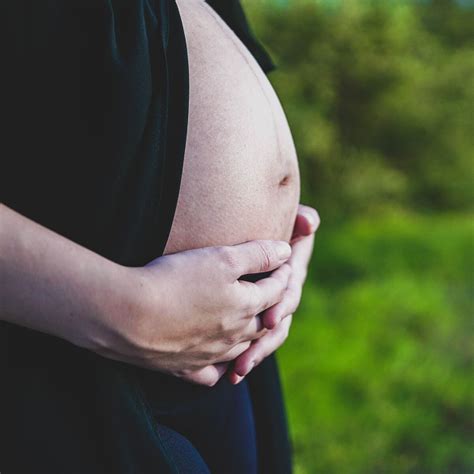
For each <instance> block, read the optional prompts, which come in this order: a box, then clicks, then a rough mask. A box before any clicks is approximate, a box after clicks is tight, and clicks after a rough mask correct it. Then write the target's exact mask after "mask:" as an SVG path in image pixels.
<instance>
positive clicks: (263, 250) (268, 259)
mask: <svg viewBox="0 0 474 474" xmlns="http://www.w3.org/2000/svg"><path fill="white" fill-rule="evenodd" d="M256 244H257V248H258V252H259V256H260V258H259V261H260V271H261V272H264V271H266V270H268V269H269V268H270V267H271V266H272V263H273V261H274V260H275V251H274V250H273V249H272V248H271V247H270V246H269V245H268V244H266V243H264V242H262V241H261V240H257V242H256Z"/></svg>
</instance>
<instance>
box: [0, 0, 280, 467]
mask: <svg viewBox="0 0 474 474" xmlns="http://www.w3.org/2000/svg"><path fill="white" fill-rule="evenodd" d="M210 3H211V4H212V6H213V7H214V8H215V9H216V11H218V13H219V14H221V15H222V16H223V18H224V19H225V21H227V22H228V23H229V25H230V26H231V27H232V28H233V29H234V31H236V33H237V34H238V35H239V36H240V37H241V39H242V41H244V43H245V44H246V45H247V46H248V47H249V49H250V50H251V51H252V52H253V53H254V54H255V55H256V58H257V60H258V61H259V62H260V64H261V65H262V67H263V68H264V69H265V70H269V69H270V68H271V64H270V62H269V59H268V56H267V55H266V53H265V52H264V51H263V49H262V48H261V47H260V45H259V44H258V43H257V42H256V41H255V39H254V38H253V37H252V35H251V32H250V30H249V28H248V25H247V23H246V21H245V17H244V15H243V12H242V10H241V8H240V5H239V4H238V2H233V1H232V2H227V0H222V1H217V0H216V1H212V2H210ZM0 35H1V36H0V44H1V46H0V48H1V53H2V54H1V58H2V77H1V80H2V84H1V87H0V93H1V107H2V108H1V114H2V118H3V123H4V126H3V129H2V131H3V133H2V136H1V140H0V146H1V160H2V166H1V172H0V180H1V183H0V199H1V202H3V203H5V204H6V205H8V206H9V207H11V208H12V209H14V210H16V211H18V212H20V213H21V214H23V215H25V216H27V217H29V218H31V219H33V220H35V221H37V222H39V223H41V224H42V225H44V226H46V227H48V228H50V229H52V230H55V231H56V232H58V233H60V234H62V235H64V236H65V237H67V238H69V239H71V240H73V241H75V242H77V243H79V244H81V245H84V246H85V247H87V248H89V249H91V250H93V251H95V252H97V253H99V254H101V255H103V256H105V257H107V258H109V259H111V260H112V261H115V262H117V263H120V264H123V265H132V266H139V265H143V264H145V263H147V262H149V261H150V260H152V259H154V258H156V257H158V256H160V255H161V254H162V252H163V249H164V247H165V244H166V240H167V238H168V234H169V230H170V227H171V223H172V219H173V215H174V211H175V206H176V199H177V195H178V192H179V182H180V178H181V170H182V160H183V156H184V146H185V138H186V126H187V113H188V109H187V107H188V70H187V55H186V44H185V38H184V33H183V30H182V25H181V21H180V18H179V12H178V10H177V7H176V4H175V2H174V1H172V0H134V1H130V0H0ZM265 367H267V368H266V369H265ZM259 372H260V373H261V374H262V376H261V377H259V376H258V375H257V374H258V373H259ZM0 376H1V382H0V436H1V440H0V471H1V472H2V474H6V473H43V472H44V473H46V472H47V473H52V474H53V473H61V474H63V473H75V472H77V473H85V472H87V473H109V472H110V473H117V474H121V473H127V474H128V473H130V474H131V473H137V474H138V473H140V474H141V473H148V472H150V473H151V472H153V473H155V472H156V473H173V472H179V467H178V466H177V465H176V464H175V463H174V462H173V459H172V457H171V456H170V455H169V453H168V451H167V448H166V446H165V445H164V444H163V442H162V441H163V440H162V439H161V438H160V433H159V430H158V428H157V422H158V421H159V420H158V418H159V416H157V415H156V413H155V412H154V409H153V408H152V406H151V404H150V401H151V400H152V397H151V395H152V392H153V391H155V392H157V393H158V392H159V393H163V392H162V391H163V389H164V387H163V386H162V385H160V377H159V376H156V374H155V373H152V372H149V371H144V370H140V369H137V368H135V367H132V366H129V365H126V364H121V363H118V362H114V361H111V360H108V359H104V358H101V357H99V356H97V355H95V354H94V353H91V352H88V351H86V350H83V349H80V348H77V347H74V346H72V345H71V344H68V343H67V342H65V341H62V340H60V339H58V338H54V337H51V336H48V335H45V334H41V333H38V332H34V331H30V330H27V329H24V328H21V327H17V326H14V325H10V324H7V323H1V322H0ZM155 376H156V377H155ZM253 378H254V379H255V380H256V379H257V378H258V379H259V383H256V384H255V385H252V383H251V384H250V387H251V396H252V403H253V405H254V409H255V412H256V413H257V414H258V415H257V420H256V421H257V430H258V433H257V438H258V449H259V455H260V457H261V458H262V459H269V458H270V457H274V456H275V452H273V451H272V452H270V451H268V452H267V451H265V449H266V448H267V447H270V449H271V450H273V449H275V447H278V450H279V451H280V453H286V457H287V458H289V450H288V443H287V442H286V441H285V439H283V438H284V436H283V438H281V439H280V441H278V439H277V438H278V437H277V438H274V435H275V432H274V431H275V430H277V431H280V432H285V433H286V427H285V424H284V412H283V406H282V403H281V396H280V392H279V386H278V385H275V380H276V381H277V380H278V374H277V372H276V366H273V365H271V366H263V367H262V368H261V369H260V368H257V369H256V370H255V375H254V376H253ZM144 379H148V380H151V388H152V389H153V390H151V388H150V386H145V385H144V384H143V383H142V381H143V380H144ZM264 380H268V383H267V382H263V381H264ZM269 410H270V411H269ZM270 419H271V420H272V421H271V423H270V424H268V420H270ZM278 436H279V435H278ZM272 440H273V441H272ZM165 444H166V443H165ZM278 456H279V455H277V456H276V457H277V458H278ZM282 466H283V467H282ZM273 467H275V469H273ZM262 469H264V470H262V471H261V472H273V473H279V472H281V473H284V472H288V470H287V463H283V464H280V466H271V470H270V471H268V470H265V469H266V467H265V466H264V467H263V468H262Z"/></svg>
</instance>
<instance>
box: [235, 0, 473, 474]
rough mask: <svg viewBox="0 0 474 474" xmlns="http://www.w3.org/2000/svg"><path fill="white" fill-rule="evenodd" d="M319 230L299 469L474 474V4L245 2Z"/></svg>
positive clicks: (291, 372) (305, 310)
mask: <svg viewBox="0 0 474 474" xmlns="http://www.w3.org/2000/svg"><path fill="white" fill-rule="evenodd" d="M243 3H244V6H245V7H246V10H247V14H248V16H249V19H250V21H251V24H252V26H253V28H254V30H255V32H256V34H257V36H258V37H259V38H260V39H261V40H262V42H263V43H264V45H265V46H266V47H267V49H268V50H269V51H270V53H271V54H272V57H273V59H274V60H275V62H276V63H277V65H278V70H277V71H275V72H273V73H272V74H271V76H270V78H271V81H272V83H273V84H274V87H275V88H276V90H277V92H278V94H279V96H280V98H281V101H282V103H283V106H284V108H285V110H286V112H287V116H288V120H289V122H290V126H291V128H292V132H293V134H294V139H295V142H296V146H297V150H298V153H299V159H300V165H301V172H302V185H303V189H302V201H303V202H305V203H309V204H311V205H313V206H314V207H316V208H317V209H318V210H319V212H320V215H321V219H322V225H321V228H320V230H319V231H318V233H317V237H316V244H315V253H314V258H313V262H312V266H311V269H310V276H309V278H308V283H307V286H306V288H305V294H304V299H303V302H302V304H301V307H300V309H299V310H298V312H297V314H296V315H295V319H294V323H293V328H292V333H291V336H290V338H289V339H288V341H287V343H286V345H285V346H284V348H282V349H281V351H280V355H279V357H280V364H281V368H282V376H283V382H284V389H285V394H286V399H287V404H288V415H289V421H290V428H291V432H292V437H293V442H294V448H295V455H296V459H295V461H296V473H297V474H302V473H329V474H330V473H337V474H344V473H351V474H352V473H466V474H467V473H469V474H471V473H472V472H474V406H473V404H474V399H473V396H474V395H473V394H474V383H473V382H474V372H473V352H474V351H473V349H474V342H473V341H474V339H473V336H474V318H473V316H474V311H473V309H474V305H473V301H474V300H473V280H474V279H473V269H474V262H473V260H474V248H473V242H474V219H473V217H474V212H473V209H474V206H473V201H474V196H473V190H474V165H473V157H474V2H473V1H469V0H464V1H461V0H459V1H454V0H451V1H450V0H433V1H429V0H425V1H422V0H420V1H415V0H412V1H396V0H391V1H390V0H380V1H363V0H359V1H358V0H352V1H350V0H347V1H336V0H333V1H329V0H327V1H323V0H320V1H317V0H312V1H310V0H306V1H303V0H300V1H297V0H294V1H283V0H279V1H278V0H258V1H257V0H246V1H244V2H243Z"/></svg>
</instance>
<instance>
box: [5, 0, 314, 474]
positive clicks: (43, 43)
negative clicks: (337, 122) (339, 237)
mask: <svg viewBox="0 0 474 474" xmlns="http://www.w3.org/2000/svg"><path fill="white" fill-rule="evenodd" d="M24 3H25V2H22V3H21V5H23V6H18V4H17V5H12V6H5V7H4V6H2V9H3V10H4V11H2V13H3V15H2V17H3V18H7V19H8V21H7V22H5V25H6V27H5V28H6V33H7V34H8V38H9V42H10V43H12V44H13V45H14V47H12V48H11V51H10V52H9V53H8V56H6V57H7V58H8V61H11V62H10V63H7V64H8V65H9V66H10V67H8V68H5V69H6V70H7V71H8V72H7V74H9V75H10V77H8V78H7V79H9V80H10V81H11V82H10V83H9V86H10V87H8V88H7V90H8V91H9V94H8V97H5V104H6V107H5V111H4V113H5V115H7V116H8V117H9V119H10V122H11V127H10V133H8V134H7V135H6V136H5V137H4V140H3V142H4V155H5V156H6V157H7V162H8V166H7V169H6V171H7V172H6V173H5V174H4V176H7V179H6V180H5V183H2V202H3V203H4V204H5V205H4V206H2V207H1V226H0V258H1V262H0V263H1V271H2V273H1V274H2V285H1V306H0V319H1V320H2V323H1V325H0V344H1V346H0V347H1V348H2V352H3V351H4V356H3V357H2V359H1V361H0V364H1V369H2V376H3V379H4V385H5V388H4V389H2V404H1V407H2V408H1V409H2V412H1V415H2V417H1V420H2V423H1V424H0V430H1V434H2V441H3V442H2V443H1V448H0V471H1V472H2V473H4V472H62V473H64V472H87V473H89V472H127V473H129V472H131V473H148V472H159V473H161V472H179V473H186V472H189V473H205V472H209V471H210V472H216V473H249V474H251V473H256V472H272V473H273V472H275V473H278V472H289V470H290V461H289V451H288V445H287V435H286V426H285V421H284V413H283V409H282V404H281V394H280V387H279V382H278V374H277V372H276V368H275V363H274V359H273V358H272V357H268V358H267V359H266V360H265V361H264V362H263V363H262V364H261V365H260V366H259V367H258V368H256V369H254V370H253V371H252V369H253V367H255V366H256V365H258V364H259V363H260V362H262V360H263V359H264V358H265V357H267V356H269V355H270V354H271V353H272V352H273V351H274V350H275V349H276V348H277V347H278V346H279V345H281V343H282V342H283V341H284V339H285V337H286V335H287V333H288V329H289V325H290V323H291V313H292V312H293V311H294V310H295V309H296V306H297V304H298V302H299V297H300V293H301V288H302V284H303V282H304V278H305V272H306V266H307V263H308V260H309V256H310V253H311V249H312V239H313V232H314V230H315V229H316V227H317V219H318V218H317V214H316V213H315V211H314V210H312V209H309V208H306V207H303V206H300V207H298V200H299V173H298V165H297V158H296V153H295V149H294V145H293V141H292V138H291V133H290V131H289V128H288V124H287V122H286V119H285V115H284V113H283V111H282V108H281V106H280V103H279V101H278V99H277V97H276V95H275V93H274V91H273V89H272V87H271V85H270V83H269V82H268V80H267V78H266V76H265V74H264V71H268V70H269V69H270V67H271V63H270V62H269V59H268V57H267V56H266V54H265V52H264V51H263V50H262V49H261V47H260V46H259V45H258V43H256V41H255V39H254V38H253V37H252V36H251V35H250V32H249V30H248V25H247V24H246V23H245V18H244V16H243V13H242V11H241V9H240V5H239V4H238V2H234V1H221V2H219V1H212V2H207V3H206V2H204V0H179V1H177V2H174V1H165V0H163V1H158V0H156V1H151V0H150V1H146V0H142V1H138V0H137V1H134V2H129V1H106V0H103V1H100V2H87V1H86V2H70V3H68V4H67V6H65V2H46V1H35V2H33V1H31V2H26V4H27V8H25V5H24ZM5 44H7V42H5ZM12 52H13V54H12ZM25 135H27V136H25ZM19 137H23V139H20V138H19ZM287 242H290V243H291V248H290V246H289V245H288V244H287ZM291 250H292V255H291V256H290V253H291ZM251 371H252V372H251ZM249 373H250V375H248V374H249ZM247 375H248V377H247ZM247 380H248V382H247Z"/></svg>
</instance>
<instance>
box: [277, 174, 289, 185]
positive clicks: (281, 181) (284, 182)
mask: <svg viewBox="0 0 474 474" xmlns="http://www.w3.org/2000/svg"><path fill="white" fill-rule="evenodd" d="M289 182H290V175H289V174H286V175H285V176H283V178H282V179H280V182H279V183H278V185H279V186H286V185H287V184H288V183H289Z"/></svg>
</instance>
